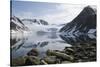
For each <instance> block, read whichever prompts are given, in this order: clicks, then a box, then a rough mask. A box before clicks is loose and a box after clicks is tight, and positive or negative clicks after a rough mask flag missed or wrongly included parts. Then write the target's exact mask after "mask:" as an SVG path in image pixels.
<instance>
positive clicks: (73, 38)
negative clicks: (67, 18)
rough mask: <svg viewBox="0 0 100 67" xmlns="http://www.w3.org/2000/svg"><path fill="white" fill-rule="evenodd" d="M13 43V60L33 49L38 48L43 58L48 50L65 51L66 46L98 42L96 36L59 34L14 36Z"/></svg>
mask: <svg viewBox="0 0 100 67" xmlns="http://www.w3.org/2000/svg"><path fill="white" fill-rule="evenodd" d="M11 42H12V43H11V49H12V51H11V52H12V58H16V57H19V56H25V55H26V54H27V53H28V52H29V51H30V50H31V49H32V48H37V49H38V50H39V53H40V55H39V56H40V57H43V56H45V52H46V51H47V50H48V49H51V50H63V49H64V48H65V47H66V46H67V47H71V46H72V44H73V43H84V42H85V43H86V42H87V43H90V42H96V36H95V35H94V34H85V35H83V34H82V35H75V34H73V35H68V36H62V35H59V34H58V33H49V34H47V33H46V34H45V35H44V34H43V33H42V35H41V34H40V35H39V34H31V33H30V34H24V35H16V34H12V37H11Z"/></svg>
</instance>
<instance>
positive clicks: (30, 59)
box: [25, 56, 41, 65]
mask: <svg viewBox="0 0 100 67" xmlns="http://www.w3.org/2000/svg"><path fill="white" fill-rule="evenodd" d="M39 64H41V61H40V58H39V57H36V56H27V57H26V61H25V65H39Z"/></svg>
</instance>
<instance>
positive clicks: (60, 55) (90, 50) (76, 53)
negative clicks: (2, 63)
mask: <svg viewBox="0 0 100 67" xmlns="http://www.w3.org/2000/svg"><path fill="white" fill-rule="evenodd" d="M38 55H39V52H38V50H37V49H35V48H33V49H32V50H30V51H29V52H28V53H27V56H24V57H19V58H16V59H11V66H27V65H47V64H67V63H78V62H91V61H96V43H82V44H81V43H77V44H72V47H65V48H64V49H63V50H62V51H59V50H50V49H49V50H47V52H46V56H45V57H43V58H40V57H39V56H38Z"/></svg>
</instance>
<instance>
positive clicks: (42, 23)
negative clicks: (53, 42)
mask: <svg viewBox="0 0 100 67" xmlns="http://www.w3.org/2000/svg"><path fill="white" fill-rule="evenodd" d="M22 21H23V22H24V23H25V22H26V23H27V22H28V23H30V24H38V25H48V22H46V21H44V20H42V19H22Z"/></svg>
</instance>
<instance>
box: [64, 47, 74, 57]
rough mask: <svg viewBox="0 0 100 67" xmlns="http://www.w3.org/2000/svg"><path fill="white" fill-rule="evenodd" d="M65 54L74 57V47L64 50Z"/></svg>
mask: <svg viewBox="0 0 100 67" xmlns="http://www.w3.org/2000/svg"><path fill="white" fill-rule="evenodd" d="M64 51H65V53H66V54H68V55H72V54H74V53H75V51H74V49H73V48H72V47H66V48H65V49H64Z"/></svg>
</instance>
